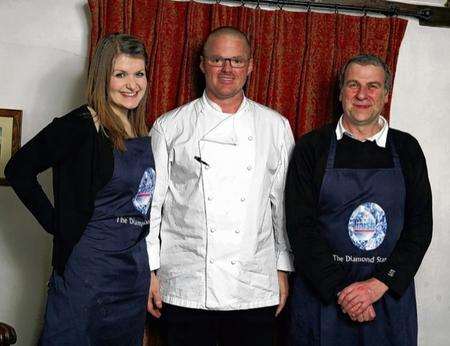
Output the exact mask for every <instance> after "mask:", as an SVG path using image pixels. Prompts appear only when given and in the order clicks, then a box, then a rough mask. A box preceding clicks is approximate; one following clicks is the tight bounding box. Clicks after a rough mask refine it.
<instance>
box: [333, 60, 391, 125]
mask: <svg viewBox="0 0 450 346" xmlns="http://www.w3.org/2000/svg"><path fill="white" fill-rule="evenodd" d="M384 78H385V76H384V70H383V68H381V67H379V66H374V65H359V64H356V63H353V64H350V66H348V68H347V72H346V73H345V76H344V83H343V85H342V89H341V94H340V97H339V99H340V101H341V102H342V108H343V110H344V121H346V122H348V123H350V124H352V125H353V126H365V125H372V124H374V123H375V122H376V121H378V116H379V115H380V114H381V112H382V110H383V107H384V105H385V104H386V102H387V101H388V92H387V90H386V89H385V88H384Z"/></svg>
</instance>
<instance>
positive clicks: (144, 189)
mask: <svg viewBox="0 0 450 346" xmlns="http://www.w3.org/2000/svg"><path fill="white" fill-rule="evenodd" d="M155 178H156V174H155V170H154V169H153V168H151V167H149V168H147V169H146V170H145V172H144V174H143V175H142V178H141V182H140V184H139V189H138V192H137V194H136V196H134V198H133V205H134V207H135V208H136V209H137V211H139V212H140V213H141V214H142V215H147V211H148V208H149V207H150V202H151V200H152V197H153V191H154V190H155Z"/></svg>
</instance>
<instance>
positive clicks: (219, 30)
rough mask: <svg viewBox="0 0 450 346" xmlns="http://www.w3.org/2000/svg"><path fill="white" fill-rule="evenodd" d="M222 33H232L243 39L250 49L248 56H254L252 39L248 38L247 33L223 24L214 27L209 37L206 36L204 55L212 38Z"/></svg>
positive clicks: (231, 34)
mask: <svg viewBox="0 0 450 346" xmlns="http://www.w3.org/2000/svg"><path fill="white" fill-rule="evenodd" d="M220 35H230V36H233V37H237V38H240V39H242V40H243V41H244V43H245V45H246V46H247V49H248V51H247V54H248V58H250V57H251V56H252V50H251V46H250V41H249V40H248V38H247V35H245V34H244V33H243V32H242V31H240V30H239V29H236V28H235V27H232V26H221V27H219V28H216V29H214V30H213V31H211V32H210V33H209V35H208V37H207V38H206V41H205V44H204V45H203V50H202V55H203V56H205V54H206V50H207V49H208V45H209V43H210V42H211V40H212V39H213V38H215V37H218V36H220Z"/></svg>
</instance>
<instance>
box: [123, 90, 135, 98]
mask: <svg viewBox="0 0 450 346" xmlns="http://www.w3.org/2000/svg"><path fill="white" fill-rule="evenodd" d="M120 94H121V95H122V96H125V97H135V96H137V94H138V92H137V91H134V92H124V91H121V92H120Z"/></svg>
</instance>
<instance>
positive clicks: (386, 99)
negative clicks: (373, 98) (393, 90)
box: [384, 90, 389, 104]
mask: <svg viewBox="0 0 450 346" xmlns="http://www.w3.org/2000/svg"><path fill="white" fill-rule="evenodd" d="M385 91H386V90H385ZM388 101H389V91H386V94H385V95H384V104H386V103H388Z"/></svg>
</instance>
